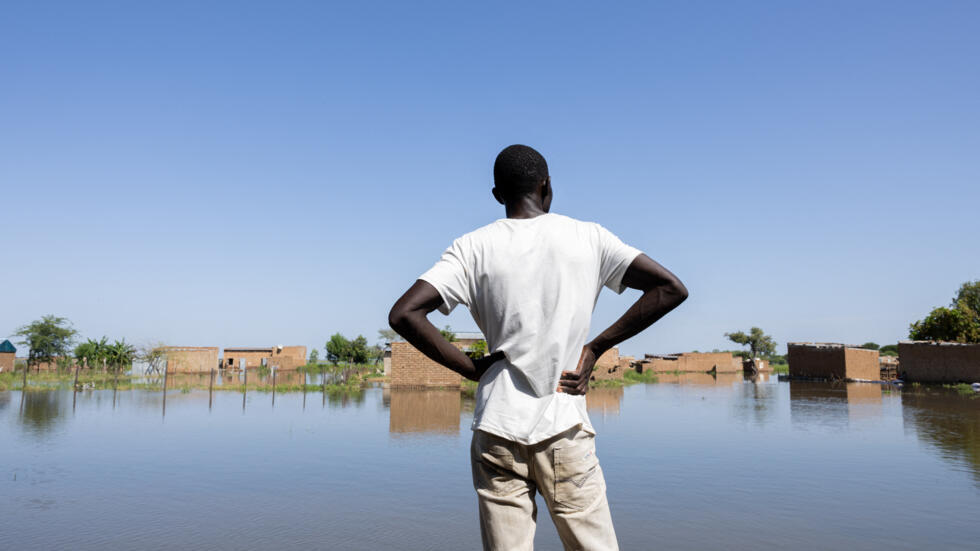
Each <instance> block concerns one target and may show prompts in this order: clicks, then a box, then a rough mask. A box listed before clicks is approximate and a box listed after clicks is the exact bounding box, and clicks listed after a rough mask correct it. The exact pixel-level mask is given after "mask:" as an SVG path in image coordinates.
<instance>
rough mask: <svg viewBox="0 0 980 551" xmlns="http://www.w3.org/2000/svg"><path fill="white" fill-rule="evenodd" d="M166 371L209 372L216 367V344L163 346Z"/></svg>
mask: <svg viewBox="0 0 980 551" xmlns="http://www.w3.org/2000/svg"><path fill="white" fill-rule="evenodd" d="M161 350H163V353H164V354H165V355H166V357H167V372H168V373H210V372H211V370H212V369H217V368H218V347H217V346H165V347H163V348H162V349H161Z"/></svg>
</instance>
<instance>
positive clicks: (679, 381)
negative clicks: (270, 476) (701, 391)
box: [657, 373, 742, 386]
mask: <svg viewBox="0 0 980 551" xmlns="http://www.w3.org/2000/svg"><path fill="white" fill-rule="evenodd" d="M657 382H658V383H668V384H676V385H697V386H732V385H734V384H735V383H741V382H742V374H741V373H718V374H711V373H657Z"/></svg>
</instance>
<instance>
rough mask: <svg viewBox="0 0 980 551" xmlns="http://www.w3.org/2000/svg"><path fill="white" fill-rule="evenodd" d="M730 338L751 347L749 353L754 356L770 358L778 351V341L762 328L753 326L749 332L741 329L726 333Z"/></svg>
mask: <svg viewBox="0 0 980 551" xmlns="http://www.w3.org/2000/svg"><path fill="white" fill-rule="evenodd" d="M725 336H726V337H728V340H730V341H732V342H734V343H736V344H741V345H743V346H748V347H749V353H750V354H752V357H753V358H760V357H762V358H768V357H769V356H772V355H773V354H775V353H776V341H774V340H773V338H772V337H771V336H769V335H766V334H765V333H763V332H762V329H759V328H758V327H753V328H751V329H749V332H748V334H746V333H743V332H741V331H736V332H735V333H725Z"/></svg>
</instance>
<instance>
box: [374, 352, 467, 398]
mask: <svg viewBox="0 0 980 551" xmlns="http://www.w3.org/2000/svg"><path fill="white" fill-rule="evenodd" d="M453 344H457V343H453ZM458 346H459V345H458ZM462 382H463V378H462V376H460V375H459V374H458V373H455V372H453V371H451V370H449V369H447V368H445V367H443V366H441V365H439V364H437V363H436V362H434V361H432V360H430V359H429V358H428V357H427V356H426V355H425V354H423V353H421V352H419V351H418V350H417V349H416V348H415V347H414V346H412V345H411V344H409V343H407V342H393V343H391V388H413V387H416V388H420V387H446V388H459V386H460V384H461V383H462Z"/></svg>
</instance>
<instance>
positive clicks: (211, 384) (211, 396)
mask: <svg viewBox="0 0 980 551" xmlns="http://www.w3.org/2000/svg"><path fill="white" fill-rule="evenodd" d="M213 401H214V368H213V367H212V368H211V380H210V381H208V409H209V410H210V409H211V403H212V402H213Z"/></svg>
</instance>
